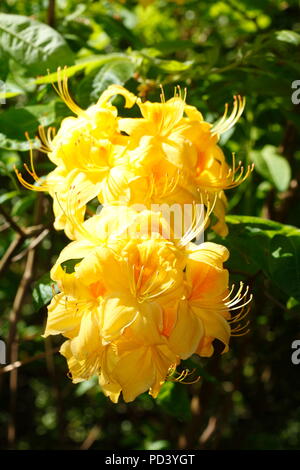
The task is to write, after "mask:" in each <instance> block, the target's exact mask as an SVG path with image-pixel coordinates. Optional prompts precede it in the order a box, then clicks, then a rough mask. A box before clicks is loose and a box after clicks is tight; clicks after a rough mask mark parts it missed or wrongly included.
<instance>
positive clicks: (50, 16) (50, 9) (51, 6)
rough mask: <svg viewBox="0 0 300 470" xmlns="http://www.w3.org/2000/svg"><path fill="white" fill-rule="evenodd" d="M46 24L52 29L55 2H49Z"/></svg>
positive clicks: (51, 0) (53, 0)
mask: <svg viewBox="0 0 300 470" xmlns="http://www.w3.org/2000/svg"><path fill="white" fill-rule="evenodd" d="M47 23H48V25H49V26H51V27H52V28H54V26H55V0H49V3H48V18H47Z"/></svg>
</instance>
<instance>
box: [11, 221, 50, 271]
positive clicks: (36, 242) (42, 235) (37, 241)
mask: <svg viewBox="0 0 300 470" xmlns="http://www.w3.org/2000/svg"><path fill="white" fill-rule="evenodd" d="M48 233H49V229H48V228H45V230H43V231H42V232H41V233H40V234H39V235H38V236H37V237H36V238H34V239H33V240H32V241H31V242H30V244H29V246H28V247H27V248H25V250H23V251H21V253H18V254H17V255H16V256H14V257H13V258H12V260H11V261H12V262H13V263H15V262H16V261H20V260H21V259H22V258H23V257H24V256H25V255H26V254H27V253H28V251H29V250H32V249H33V248H35V247H36V246H38V245H39V244H40V243H41V241H43V240H44V238H45V237H46V236H47V235H48Z"/></svg>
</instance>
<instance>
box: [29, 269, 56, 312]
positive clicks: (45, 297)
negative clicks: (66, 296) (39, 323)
mask: <svg viewBox="0 0 300 470" xmlns="http://www.w3.org/2000/svg"><path fill="white" fill-rule="evenodd" d="M54 293H56V294H57V293H58V289H57V286H56V285H55V283H54V282H53V281H52V279H51V278H50V274H49V273H46V274H44V275H43V276H42V277H41V278H40V279H39V280H38V281H37V282H36V283H35V285H34V288H33V292H32V297H33V300H34V303H35V306H36V308H37V310H39V309H40V308H41V307H43V306H44V305H47V304H48V303H49V302H50V301H51V299H52V297H53V294H54Z"/></svg>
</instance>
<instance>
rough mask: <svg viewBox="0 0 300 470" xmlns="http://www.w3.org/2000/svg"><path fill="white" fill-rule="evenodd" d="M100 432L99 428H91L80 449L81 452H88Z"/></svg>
mask: <svg viewBox="0 0 300 470" xmlns="http://www.w3.org/2000/svg"><path fill="white" fill-rule="evenodd" d="M100 432H101V429H100V428H99V426H97V425H96V426H93V427H92V429H91V430H90V432H89V433H88V435H87V438H86V439H85V441H84V442H83V443H82V445H81V447H80V449H81V450H88V449H89V448H90V447H91V446H92V445H93V444H94V442H95V440H96V439H97V438H98V436H99V434H100Z"/></svg>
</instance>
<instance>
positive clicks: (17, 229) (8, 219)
mask: <svg viewBox="0 0 300 470" xmlns="http://www.w3.org/2000/svg"><path fill="white" fill-rule="evenodd" d="M0 214H1V215H2V217H4V219H5V220H6V222H7V223H8V224H9V225H10V227H11V228H12V229H13V230H14V231H15V232H17V233H18V234H19V235H20V236H21V237H23V236H24V235H25V234H24V231H23V229H22V228H21V227H19V225H18V224H17V223H16V222H15V221H14V219H13V218H12V217H11V216H10V215H9V214H8V213H7V212H6V211H5V210H4V209H3V207H2V206H1V204H0Z"/></svg>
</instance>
